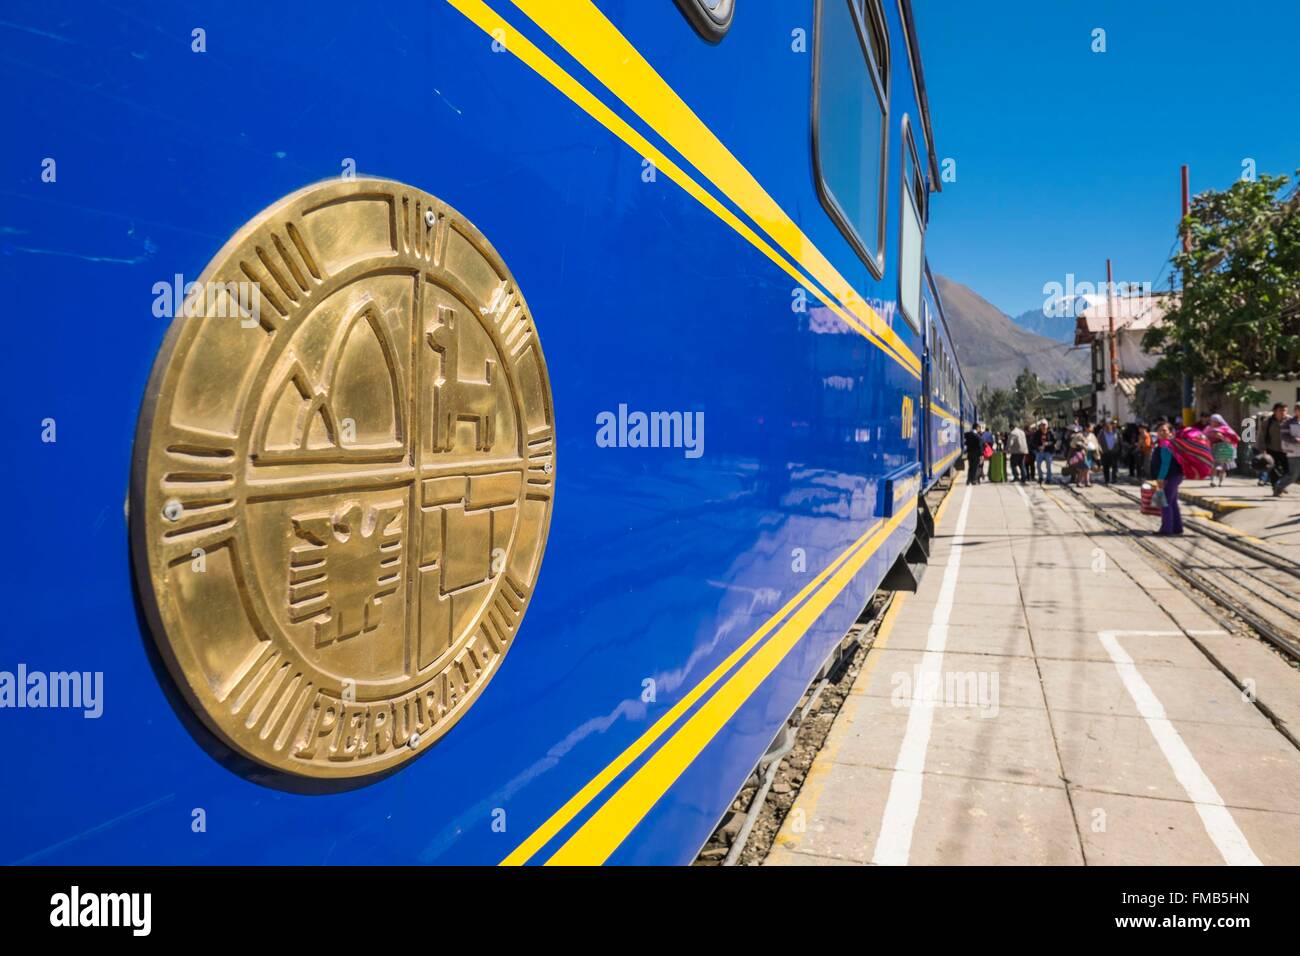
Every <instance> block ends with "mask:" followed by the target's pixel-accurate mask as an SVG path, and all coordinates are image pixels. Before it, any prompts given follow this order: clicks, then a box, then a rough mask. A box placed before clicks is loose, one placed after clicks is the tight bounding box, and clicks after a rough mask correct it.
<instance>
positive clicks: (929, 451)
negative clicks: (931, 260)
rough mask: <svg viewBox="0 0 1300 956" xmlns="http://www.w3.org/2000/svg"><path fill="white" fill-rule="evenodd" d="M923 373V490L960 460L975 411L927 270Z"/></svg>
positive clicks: (937, 293)
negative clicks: (924, 377)
mask: <svg viewBox="0 0 1300 956" xmlns="http://www.w3.org/2000/svg"><path fill="white" fill-rule="evenodd" d="M924 296H925V307H924V311H925V342H926V345H925V369H926V380H925V382H924V384H923V388H922V399H921V418H922V421H923V423H924V424H923V426H922V434H923V435H924V445H923V446H922V449H921V462H922V471H923V473H924V476H925V487H926V489H929V488H931V487H932V486H933V485H934V484H935V483H936V482H937V481H938V480H939V479H940V478H942V477H943V476H944V475H945V474H947V473H948V472H949V471H950V470H951V469H952V467H953V464H954V463H955V462H956V461H957V460H958V459H959V458H960V457H961V453H962V436H963V435H964V434H965V432H966V429H967V428H969V427H970V426H971V424H973V423H974V417H975V411H974V404H973V402H972V401H971V397H970V394H969V393H968V391H967V389H966V383H965V380H964V379H963V378H962V374H961V364H960V363H959V362H958V360H957V350H956V347H955V346H954V345H953V342H952V334H951V333H950V331H949V329H948V322H947V320H946V319H945V318H944V314H943V303H942V302H941V301H940V299H939V290H938V288H937V287H936V286H935V283H934V277H933V276H932V275H931V274H930V269H929V266H928V265H927V266H926V270H925V290H924Z"/></svg>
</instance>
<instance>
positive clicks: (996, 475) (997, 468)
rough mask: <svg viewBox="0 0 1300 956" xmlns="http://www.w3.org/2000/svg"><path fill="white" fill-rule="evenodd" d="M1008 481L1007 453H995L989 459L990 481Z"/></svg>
mask: <svg viewBox="0 0 1300 956" xmlns="http://www.w3.org/2000/svg"><path fill="white" fill-rule="evenodd" d="M1006 480H1007V456H1006V453H1005V452H1000V451H995V452H994V453H993V457H992V458H990V459H989V481H1006Z"/></svg>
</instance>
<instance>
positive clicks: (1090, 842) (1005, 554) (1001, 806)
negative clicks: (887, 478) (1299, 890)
mask: <svg viewBox="0 0 1300 956" xmlns="http://www.w3.org/2000/svg"><path fill="white" fill-rule="evenodd" d="M1225 670H1226V671H1228V673H1227V674H1225ZM1242 686H1247V687H1248V688H1249V689H1250V690H1251V693H1243V691H1242V689H1241V687H1242ZM1257 700H1258V701H1259V702H1261V703H1265V704H1266V705H1267V709H1268V711H1269V713H1270V714H1272V715H1273V716H1272V718H1270V717H1269V716H1266V715H1265V713H1264V710H1263V709H1261V707H1260V706H1258V704H1257ZM1288 717H1293V718H1294V719H1296V720H1297V721H1300V671H1297V669H1296V668H1295V667H1293V666H1291V665H1290V664H1289V663H1288V662H1287V661H1285V660H1283V659H1282V658H1280V657H1279V656H1278V655H1277V654H1276V653H1274V652H1273V651H1272V650H1270V649H1269V648H1268V647H1267V646H1265V645H1263V644H1262V643H1261V642H1258V641H1254V640H1252V639H1249V638H1243V637H1241V636H1239V635H1230V634H1226V633H1224V632H1223V631H1222V630H1221V629H1220V628H1219V626H1218V624H1217V622H1216V620H1215V619H1214V618H1213V617H1211V616H1210V615H1209V614H1207V613H1206V609H1205V608H1204V607H1203V606H1201V604H1200V601H1199V599H1198V597H1197V596H1194V595H1189V594H1188V593H1187V592H1186V590H1185V589H1183V588H1181V587H1178V586H1175V585H1173V584H1171V583H1170V582H1169V581H1168V580H1167V579H1166V578H1165V577H1164V576H1163V575H1161V574H1160V573H1159V572H1157V571H1156V570H1155V568H1154V567H1153V566H1152V565H1150V564H1149V563H1148V562H1147V560H1146V558H1145V553H1144V552H1142V551H1140V550H1139V549H1137V548H1135V547H1133V545H1132V543H1131V542H1130V541H1129V540H1128V539H1127V538H1126V537H1125V536H1123V535H1120V534H1116V533H1115V532H1113V531H1111V530H1110V529H1109V528H1106V527H1105V526H1103V525H1101V524H1099V523H1098V522H1097V521H1096V519H1095V518H1094V517H1093V516H1092V514H1091V512H1090V511H1088V509H1087V508H1086V507H1085V506H1084V505H1083V503H1081V502H1079V501H1078V500H1077V499H1075V498H1074V496H1073V495H1072V494H1071V493H1070V492H1069V491H1067V490H1065V489H1063V488H1052V487H1048V488H1040V487H1038V486H1029V487H1020V486H1015V485H1005V484H1002V485H988V484H986V485H980V486H978V487H976V488H969V487H968V486H966V485H965V484H958V485H957V486H956V487H955V488H954V490H953V491H952V493H951V494H950V495H949V497H948V499H947V500H946V501H945V502H944V506H943V508H942V510H941V512H940V514H939V521H938V536H937V538H936V540H935V542H934V547H933V549H932V553H931V558H930V566H929V568H928V570H927V572H926V574H925V577H924V578H923V580H922V582H921V587H920V590H919V591H918V592H917V593H916V594H913V595H905V596H900V597H899V598H897V599H895V602H894V605H893V607H891V609H890V611H889V615H888V617H887V619H886V620H885V621H884V622H883V623H882V625H881V629H880V633H879V635H878V636H877V639H876V643H875V646H874V647H873V648H872V650H871V652H870V653H869V654H868V656H867V660H866V663H865V665H864V667H863V668H862V671H861V673H860V674H859V676H858V679H857V682H856V684H855V686H854V688H853V692H852V693H851V694H850V696H849V697H848V699H847V701H846V703H845V705H844V707H843V709H842V710H841V711H840V714H839V716H838V718H837V719H836V721H835V724H834V726H833V727H832V729H831V732H830V735H829V737H828V738H827V740H826V744H825V746H824V747H823V749H822V752H821V753H820V754H819V755H818V758H817V760H816V761H815V762H814V764H813V766H812V768H811V769H810V771H809V773H808V776H807V779H806V780H805V782H804V785H803V787H802V789H801V791H800V793H799V796H798V799H797V800H796V802H795V804H794V806H793V808H792V809H791V811H790V813H789V814H788V815H787V817H786V819H785V822H784V825H783V827H782V829H781V832H780V834H779V835H778V837H777V840H776V843H775V845H774V846H773V849H772V852H771V853H770V854H769V856H768V859H767V861H766V863H767V864H768V865H784V866H791V865H863V864H1048V865H1080V864H1083V865H1086V864H1094V865H1095V864H1118V865H1141V864H1152V865H1158V864H1189V865H1191V864H1200V865H1205V864H1224V863H1228V864H1235V865H1256V864H1292V865H1294V864H1297V863H1300V750H1298V749H1297V747H1296V745H1295V744H1294V743H1293V741H1292V739H1291V738H1295V737H1296V736H1297V735H1296V733H1295V730H1297V729H1300V727H1292V728H1287V718H1288ZM1275 721H1276V722H1275ZM1279 725H1281V726H1282V727H1283V729H1288V732H1289V733H1290V734H1291V738H1289V737H1288V735H1287V733H1283V731H1282V730H1280V729H1279Z"/></svg>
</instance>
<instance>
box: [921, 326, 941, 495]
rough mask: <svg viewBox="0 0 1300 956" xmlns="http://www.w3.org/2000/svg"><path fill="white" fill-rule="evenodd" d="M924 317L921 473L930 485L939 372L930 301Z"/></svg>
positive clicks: (924, 480)
mask: <svg viewBox="0 0 1300 956" xmlns="http://www.w3.org/2000/svg"><path fill="white" fill-rule="evenodd" d="M922 312H923V314H924V316H925V319H924V322H925V324H924V326H923V329H924V333H923V334H924V340H925V362H924V364H923V365H922V373H921V407H920V412H921V416H920V417H921V441H920V446H921V448H920V454H921V475H922V476H923V477H922V484H923V485H926V486H928V485H929V484H930V480H931V479H932V478H933V477H934V445H933V438H932V436H933V433H934V429H933V426H932V421H931V418H930V399H931V396H932V394H933V390H934V381H935V375H936V374H939V373H938V370H937V369H936V368H935V348H934V347H935V342H936V341H937V338H936V336H935V334H934V313H933V312H932V311H931V310H930V303H929V302H925V303H923V305H922Z"/></svg>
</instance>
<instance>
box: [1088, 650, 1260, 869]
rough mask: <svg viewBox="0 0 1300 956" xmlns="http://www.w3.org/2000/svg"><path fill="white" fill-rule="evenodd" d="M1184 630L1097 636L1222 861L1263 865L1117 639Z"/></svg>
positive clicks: (1237, 864)
mask: <svg viewBox="0 0 1300 956" xmlns="http://www.w3.org/2000/svg"><path fill="white" fill-rule="evenodd" d="M1182 633H1183V632H1182V631H1098V632H1097V637H1098V638H1100V640H1101V643H1102V646H1103V647H1105V648H1106V652H1107V653H1108V654H1110V659H1111V660H1112V661H1114V662H1115V667H1116V668H1117V669H1118V670H1119V677H1120V680H1121V681H1123V682H1124V687H1125V689H1127V690H1128V693H1129V696H1130V697H1132V698H1133V703H1134V704H1136V705H1137V709H1138V713H1140V714H1141V715H1142V718H1143V719H1144V720H1145V721H1146V722H1147V727H1148V728H1150V730H1151V735H1152V736H1153V737H1155V738H1156V743H1157V744H1158V745H1159V746H1160V750H1161V752H1162V753H1164V755H1165V759H1166V760H1168V761H1169V766H1170V768H1171V769H1172V770H1173V771H1174V776H1175V777H1177V778H1178V782H1179V783H1180V784H1182V787H1183V790H1185V791H1186V792H1187V796H1188V799H1190V800H1191V801H1192V805H1193V806H1194V807H1196V812H1197V813H1198V814H1200V817H1201V823H1203V824H1204V825H1205V832H1206V833H1208V834H1209V835H1210V839H1211V840H1213V841H1214V845H1215V846H1216V847H1218V848H1219V853H1220V854H1221V855H1222V856H1223V862H1225V863H1227V864H1228V865H1229V866H1261V865H1262V864H1261V863H1260V861H1259V857H1257V856H1255V851H1254V850H1252V849H1251V848H1250V844H1249V843H1248V842H1247V841H1246V835H1245V834H1244V833H1242V832H1241V828H1240V827H1239V826H1237V821H1236V820H1235V819H1233V816H1232V814H1231V812H1229V810H1228V808H1227V807H1226V806H1224V803H1223V798H1222V797H1221V796H1219V791H1218V790H1216V789H1214V784H1213V783H1211V782H1210V778H1209V777H1207V776H1206V775H1205V771H1204V770H1202V769H1201V765H1200V764H1199V763H1197V762H1196V758H1195V757H1193V756H1192V752H1191V751H1190V750H1189V749H1188V748H1187V744H1185V743H1184V742H1183V738H1182V737H1181V736H1179V734H1178V731H1177V730H1176V729H1175V728H1174V725H1173V722H1172V721H1170V720H1169V718H1168V717H1166V716H1165V708H1164V705H1163V704H1161V703H1160V699H1159V698H1158V697H1156V695H1155V692H1154V691H1153V690H1152V689H1151V686H1150V685H1149V684H1148V683H1147V682H1146V681H1145V680H1144V679H1143V677H1142V675H1141V674H1140V673H1139V672H1138V669H1137V665H1136V664H1134V663H1133V658H1131V657H1129V655H1128V652H1127V651H1126V650H1124V648H1123V647H1122V646H1121V645H1120V643H1119V641H1118V640H1117V637H1118V636H1119V635H1121V634H1124V635H1133V636H1135V637H1141V636H1151V637H1157V636H1164V635H1168V636H1173V635H1179V634H1182ZM1200 633H1206V632H1200ZM1217 633H1222V632H1217Z"/></svg>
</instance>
